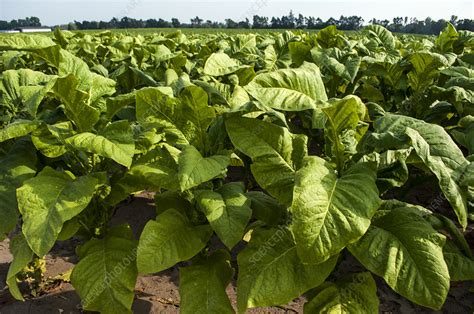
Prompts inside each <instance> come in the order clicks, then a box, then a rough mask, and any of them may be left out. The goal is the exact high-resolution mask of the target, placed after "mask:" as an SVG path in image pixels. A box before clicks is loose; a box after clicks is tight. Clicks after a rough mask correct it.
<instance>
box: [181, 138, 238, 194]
mask: <svg viewBox="0 0 474 314" xmlns="http://www.w3.org/2000/svg"><path fill="white" fill-rule="evenodd" d="M229 163H230V158H229V157H228V156H224V155H215V156H212V157H207V158H204V157H203V156H202V155H201V154H200V153H199V151H198V150H197V149H196V148H195V147H194V146H192V145H188V146H185V147H184V148H183V150H182V152H181V154H180V155H179V159H178V165H179V170H178V180H179V186H180V188H181V191H186V190H189V189H191V188H193V187H196V186H198V185H200V184H201V183H204V182H207V181H209V180H211V179H214V178H215V177H217V176H219V175H221V174H223V173H224V172H225V171H226V169H227V166H229Z"/></svg>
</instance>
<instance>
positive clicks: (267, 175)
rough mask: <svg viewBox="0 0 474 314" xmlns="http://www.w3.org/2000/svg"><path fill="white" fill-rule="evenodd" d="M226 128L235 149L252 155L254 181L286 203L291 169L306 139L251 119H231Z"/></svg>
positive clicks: (304, 152) (292, 177)
mask: <svg viewBox="0 0 474 314" xmlns="http://www.w3.org/2000/svg"><path fill="white" fill-rule="evenodd" d="M226 129H227V133H228V134H229V137H230V139H231V141H232V143H233V144H234V146H235V148H236V149H238V150H239V151H241V152H243V153H244V154H246V155H247V156H249V157H250V158H252V166H251V169H252V173H253V175H254V177H255V179H256V180H257V182H258V183H259V184H260V185H261V186H262V187H263V188H264V189H266V190H267V191H268V192H269V193H270V194H271V195H272V196H273V197H275V198H277V199H278V200H279V201H280V202H281V203H282V204H290V203H291V199H292V189H293V184H294V180H295V172H296V170H297V169H298V168H299V167H301V165H302V162H303V159H304V157H305V156H306V155H307V138H306V136H304V135H297V134H291V133H290V132H289V131H288V129H286V128H283V127H279V126H277V125H274V124H271V123H268V122H264V121H260V120H257V119H251V118H244V117H238V118H231V119H228V120H227V121H226Z"/></svg>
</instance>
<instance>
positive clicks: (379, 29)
mask: <svg viewBox="0 0 474 314" xmlns="http://www.w3.org/2000/svg"><path fill="white" fill-rule="evenodd" d="M364 33H366V34H367V35H368V36H370V37H372V38H374V39H376V41H377V42H378V43H379V44H380V45H381V46H383V47H384V48H385V49H386V50H392V49H394V48H395V45H396V43H397V41H396V39H395V36H393V35H392V33H391V32H390V31H389V30H387V29H386V28H385V27H383V26H381V25H376V24H373V25H368V26H366V27H364Z"/></svg>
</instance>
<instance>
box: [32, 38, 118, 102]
mask: <svg viewBox="0 0 474 314" xmlns="http://www.w3.org/2000/svg"><path fill="white" fill-rule="evenodd" d="M33 52H34V53H35V54H36V55H37V56H39V57H40V58H42V59H43V60H45V61H46V62H47V63H49V64H50V65H52V66H53V67H55V68H56V69H57V71H58V73H57V74H58V75H59V76H61V77H62V78H65V77H67V76H72V77H74V78H75V79H76V80H77V89H78V90H80V91H82V92H85V93H87V94H89V97H90V99H89V102H90V103H94V102H96V101H97V100H98V99H99V98H101V97H102V96H105V95H112V94H113V93H114V92H115V82H114V81H113V80H112V79H109V78H106V77H103V76H101V75H98V74H96V73H93V72H91V71H90V69H89V67H88V66H87V63H86V62H85V61H84V60H82V59H81V58H79V57H77V56H75V55H74V54H72V53H71V52H69V51H67V50H65V49H61V48H60V47H59V46H51V47H46V48H42V49H35V50H33ZM66 92H67V91H66ZM70 92H73V91H72V90H70ZM65 95H67V94H65Z"/></svg>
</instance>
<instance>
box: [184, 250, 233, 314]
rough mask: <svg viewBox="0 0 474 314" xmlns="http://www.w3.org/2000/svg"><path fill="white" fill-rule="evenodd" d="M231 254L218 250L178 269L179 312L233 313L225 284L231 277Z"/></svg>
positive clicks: (226, 284)
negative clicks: (205, 257)
mask: <svg viewBox="0 0 474 314" xmlns="http://www.w3.org/2000/svg"><path fill="white" fill-rule="evenodd" d="M232 273H233V271H232V268H231V266H230V255H229V253H227V252H225V251H217V252H215V253H213V254H212V255H211V256H210V257H207V259H205V260H202V261H198V262H197V263H193V265H192V266H188V267H182V268H180V269H179V295H180V299H181V302H180V312H181V313H183V314H187V313H189V314H205V313H206V314H207V313H216V314H217V313H222V314H226V313H234V310H233V309H232V305H231V304H230V300H229V297H228V296H227V294H226V287H227V286H228V285H229V283H230V280H231V278H232Z"/></svg>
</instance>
